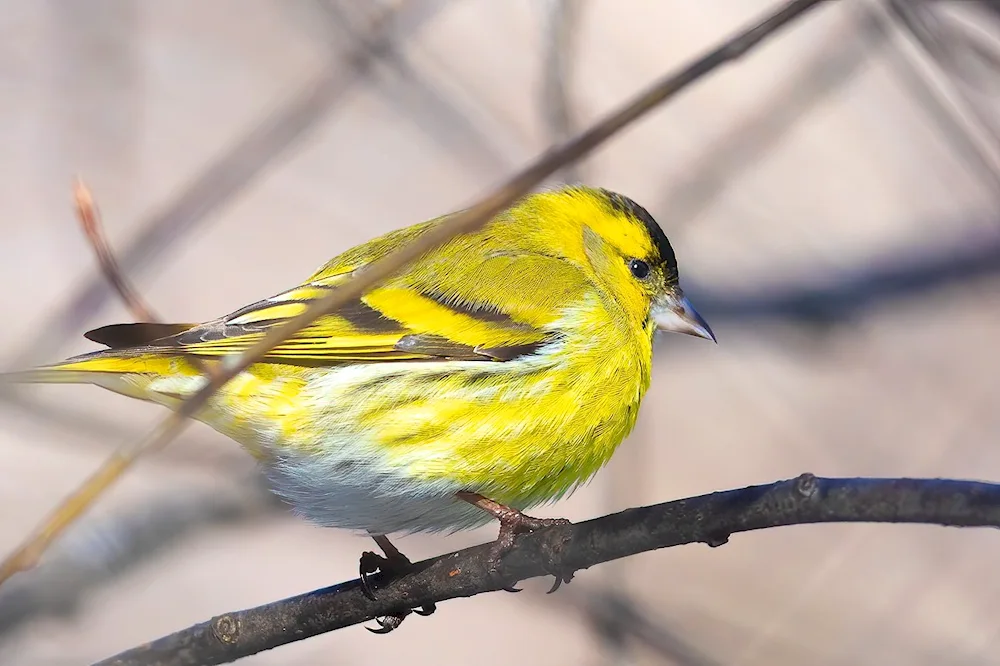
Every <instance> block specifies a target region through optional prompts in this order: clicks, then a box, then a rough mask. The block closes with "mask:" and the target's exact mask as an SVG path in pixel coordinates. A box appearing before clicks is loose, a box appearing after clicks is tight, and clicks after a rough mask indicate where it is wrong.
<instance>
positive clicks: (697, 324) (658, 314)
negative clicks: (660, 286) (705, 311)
mask: <svg viewBox="0 0 1000 666" xmlns="http://www.w3.org/2000/svg"><path fill="white" fill-rule="evenodd" d="M652 315H653V321H655V322H656V327H657V328H658V329H660V330H661V331H672V332H674V333H684V334H686V335H694V336H696V337H699V338H705V339H706V340H711V341H712V342H717V341H716V339H715V334H714V333H712V328H711V327H710V326H709V325H708V322H707V321H705V320H704V319H702V318H701V315H700V314H698V311H697V310H695V309H694V307H693V306H692V305H691V302H690V301H688V299H687V298H685V297H684V295H683V294H681V293H680V292H677V293H676V294H670V295H668V296H661V297H660V298H658V299H656V301H655V302H654V303H653V310H652Z"/></svg>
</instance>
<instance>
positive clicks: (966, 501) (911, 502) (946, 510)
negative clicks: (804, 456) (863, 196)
mask: <svg viewBox="0 0 1000 666" xmlns="http://www.w3.org/2000/svg"><path fill="white" fill-rule="evenodd" d="M827 522H880V523H928V524H937V525H948V526H955V527H974V526H988V527H1000V485H997V484H989V483H976V482H970V481H952V480H943V479H824V478H817V477H815V476H813V475H811V474H803V475H802V476H800V477H798V478H795V479H790V480H786V481H780V482H777V483H774V484H770V485H762V486H750V487H748V488H741V489H738V490H728V491H724V492H718V493H712V494H710V495H702V496H700V497H692V498H689V499H683V500H677V501H674V502H666V503H664V504H657V505H655V506H649V507H641V508H637V509H629V510H627V511H623V512H621V513H616V514H612V515H609V516H604V517H601V518H596V519H594V520H590V521H587V522H584V523H578V524H575V525H566V526H560V527H553V528H549V529H546V530H542V531H539V532H537V533H534V534H530V535H525V536H523V537H521V538H519V539H518V542H517V544H516V545H515V548H514V549H513V550H512V551H511V552H510V554H509V555H507V556H506V557H505V558H504V560H503V561H502V563H501V566H500V570H499V571H498V572H497V574H496V575H495V576H492V577H491V576H490V575H489V573H488V571H487V568H486V558H487V554H488V551H489V546H488V545H481V546H476V547H474V548H468V549H466V550H462V551H458V552H455V553H450V554H448V555H442V556H440V557H436V558H432V559H429V560H424V561H423V562H419V563H417V564H416V565H415V569H414V572H413V573H411V574H409V575H407V576H405V577H402V578H400V579H398V580H395V581H392V582H388V583H385V584H384V587H383V586H381V585H380V586H379V592H378V600H377V601H370V600H368V599H367V598H366V597H365V596H364V594H362V592H361V588H360V587H359V581H357V580H352V581H348V582H345V583H341V584H340V585H335V586H333V587H328V588H325V589H322V590H316V591H314V592H309V593H307V594H303V595H299V596H296V597H291V598H289V599H284V600H281V601H276V602H274V603H270V604H266V605H263V606H258V607H257V608H251V609H248V610H243V611H235V612H232V613H226V614H224V615H220V616H218V617H215V618H212V619H211V620H209V621H207V622H203V623H201V624H197V625H194V626H193V627H189V628H187V629H184V630H182V631H179V632H177V633H175V634H171V635H169V636H165V637H163V638H161V639H159V640H156V641H154V642H152V643H147V644H145V645H141V646H139V647H136V648H133V649H131V650H128V651H127V652H123V653H121V654H119V655H117V656H115V657H112V658H110V659H108V660H105V661H102V662H100V663H99V664H97V666H154V665H155V666H186V665H193V664H199V665H200V664H206V665H207V664H223V663H228V662H231V661H233V660H236V659H239V658H240V657H245V656H248V655H251V654H256V653H258V652H261V651H263V650H268V649H271V648H274V647H278V646H279V645H284V644H286V643H291V642H293V641H298V640H302V639H303V638H309V637H310V636H315V635H317V634H321V633H325V632H328V631H333V630H335V629H341V628H343V627H348V626H351V625H354V624H359V623H362V622H365V621H367V620H371V619H372V618H374V617H376V616H382V615H385V614H387V613H391V612H393V611H399V610H400V609H406V608H413V607H416V606H420V605H422V604H426V603H429V602H441V601H445V600H447V599H454V598H456V597H471V596H473V595H476V594H481V593H483V592H492V591H495V590H499V589H500V588H502V587H506V586H509V585H513V584H514V583H515V582H517V581H519V580H524V579H528V578H534V577H538V576H545V575H548V574H550V573H552V572H556V571H557V572H560V573H562V574H563V575H566V574H571V573H572V572H574V571H578V570H580V569H586V568H588V567H591V566H594V565H595V564H599V563H601V562H608V561H610V560H615V559H618V558H622V557H628V556H629V555H635V554H636V553H641V552H645V551H649V550H655V549H658V548H669V547H671V546H679V545H683V544H689V543H706V544H708V545H709V546H713V547H714V546H720V545H722V544H724V543H726V541H727V540H728V539H729V536H730V535H731V534H735V533H737V532H747V531H750V530H759V529H766V528H770V527H780V526H784V525H801V524H808V523H827ZM380 582H381V581H380ZM426 621H433V620H426Z"/></svg>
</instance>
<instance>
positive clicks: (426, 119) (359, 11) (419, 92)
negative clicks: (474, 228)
mask: <svg viewBox="0 0 1000 666" xmlns="http://www.w3.org/2000/svg"><path fill="white" fill-rule="evenodd" d="M426 1H427V0H425V2H426ZM316 2H317V4H318V6H319V7H320V9H321V10H322V12H323V16H324V18H325V21H324V26H325V27H326V28H327V30H326V32H327V34H328V37H329V39H328V46H330V45H332V44H335V43H337V40H338V38H339V37H343V38H345V39H351V40H357V39H359V37H358V35H359V33H360V29H361V25H362V24H364V23H368V22H370V21H371V16H370V15H371V13H372V7H371V6H370V5H368V4H359V3H352V2H346V3H345V2H336V1H335V0H316ZM443 4H444V3H443V2H442V0H435V10H436V9H438V8H439V7H440V6H442V5H443ZM361 39H362V40H363V41H367V42H369V43H370V42H371V39H370V38H368V37H362V38H361ZM413 48H414V47H412V46H409V45H407V44H404V43H403V42H402V41H397V42H389V43H387V44H385V45H384V46H383V47H381V48H379V49H378V50H377V63H376V64H377V66H375V67H373V68H372V70H371V74H372V77H373V78H374V79H375V80H376V81H378V79H379V78H380V77H387V78H388V83H391V85H385V83H384V82H383V83H382V84H381V85H378V86H377V87H376V89H377V90H378V91H379V92H380V93H381V94H382V95H383V96H384V97H385V98H386V99H388V100H389V101H390V102H392V103H393V104H395V105H396V106H397V108H399V109H401V110H402V111H403V113H402V114H401V117H402V118H403V119H405V120H408V121H409V122H411V123H412V125H413V127H415V128H417V129H418V130H420V131H421V132H423V133H424V134H426V135H427V136H428V137H430V138H431V139H433V140H434V141H436V142H437V143H438V144H439V145H441V146H442V147H444V148H446V149H448V150H449V151H450V152H451V153H452V154H453V155H454V158H455V159H456V160H457V161H459V162H461V164H462V165H463V167H464V168H466V169H476V170H478V171H479V172H480V173H481V174H482V177H483V178H485V179H488V180H490V181H492V180H494V179H496V178H497V177H499V176H501V175H503V174H506V173H509V172H510V171H511V170H513V169H514V168H515V167H516V165H517V162H516V161H515V160H514V159H513V157H512V156H511V155H510V153H511V151H510V150H509V149H506V148H505V146H504V142H503V141H502V140H501V138H500V137H498V136H496V132H494V131H491V130H490V129H489V128H486V127H483V126H481V123H480V122H479V119H478V117H477V114H473V113H469V111H468V109H462V108H461V107H460V105H459V102H457V101H456V100H454V99H452V98H451V97H450V96H449V94H448V92H447V91H445V90H442V89H441V88H440V87H439V86H436V85H435V83H434V82H433V81H432V80H431V79H430V77H428V76H427V75H426V74H425V73H423V72H421V71H420V68H418V67H416V66H414V65H413V64H411V62H410V59H409V58H408V57H407V53H406V51H407V50H410V51H412V50H413Z"/></svg>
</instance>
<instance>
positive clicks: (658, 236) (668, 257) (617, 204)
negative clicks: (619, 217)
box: [601, 190, 677, 280]
mask: <svg viewBox="0 0 1000 666" xmlns="http://www.w3.org/2000/svg"><path fill="white" fill-rule="evenodd" d="M601 191H602V192H604V194H605V195H606V196H607V197H608V201H609V202H610V203H611V207H612V208H613V209H614V210H616V211H618V212H619V213H623V214H625V215H628V216H629V217H632V218H635V219H636V220H639V221H640V222H642V223H643V225H645V227H646V231H647V232H649V237H650V238H651V239H653V245H654V246H655V247H656V251H657V253H658V254H659V261H660V263H661V264H663V268H664V272H665V273H666V275H667V278H668V279H670V280H676V279H677V257H676V256H674V248H672V247H670V241H668V240H667V235H666V234H665V233H663V229H661V228H660V225H659V224H657V223H656V220H654V219H653V216H652V215H650V214H649V211H648V210H646V209H645V208H643V207H642V206H640V205H639V204H637V203H636V202H634V201H632V200H631V199H629V198H628V197H626V196H624V195H622V194H618V193H617V192H611V191H610V190H601Z"/></svg>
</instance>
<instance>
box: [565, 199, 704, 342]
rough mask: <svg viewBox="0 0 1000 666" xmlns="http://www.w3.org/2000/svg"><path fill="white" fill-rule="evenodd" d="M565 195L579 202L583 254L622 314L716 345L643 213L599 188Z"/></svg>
mask: <svg viewBox="0 0 1000 666" xmlns="http://www.w3.org/2000/svg"><path fill="white" fill-rule="evenodd" d="M565 194H566V195H567V196H570V197H573V198H577V199H578V200H579V204H578V205H579V206H580V207H581V209H580V210H579V213H580V215H579V219H580V221H581V222H582V223H583V252H584V255H585V256H586V260H587V263H588V264H589V266H590V270H591V273H592V275H593V276H594V278H595V279H597V280H599V281H600V282H601V283H603V284H604V285H605V286H606V287H607V291H608V292H609V293H612V294H614V296H615V298H616V299H618V300H619V301H620V302H621V303H622V305H623V306H624V308H625V310H626V311H628V312H630V313H634V314H635V315H636V316H638V317H641V318H642V319H644V320H646V321H648V322H651V323H653V324H655V326H656V328H657V329H659V330H661V331H672V332H675V333H685V334H687V335H694V336H697V337H700V338H705V339H707V340H712V341H713V342H714V341H715V334H714V333H712V329H711V328H710V327H709V325H708V323H707V322H706V321H705V320H704V319H703V318H702V317H701V315H699V314H698V312H697V311H696V310H695V309H694V307H693V306H692V305H691V302H690V301H688V299H687V297H686V296H685V295H684V292H683V291H682V290H681V288H680V284H679V282H678V272H677V258H676V256H675V255H674V250H673V248H672V247H671V246H670V241H668V240H667V237H666V235H665V234H664V233H663V230H662V229H660V225H658V224H657V223H656V220H654V219H653V217H652V216H651V215H650V214H649V212H647V211H646V209H645V208H643V207H642V206H640V205H639V204H637V203H636V202H634V201H632V200H631V199H629V198H628V197H625V196H623V195H621V194H617V193H615V192H610V191H608V190H603V189H590V188H570V189H568V190H566V191H565ZM588 207H589V208H590V210H586V209H587V208H588Z"/></svg>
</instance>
